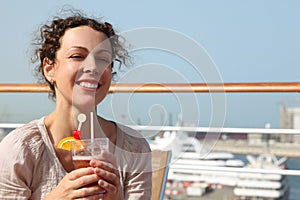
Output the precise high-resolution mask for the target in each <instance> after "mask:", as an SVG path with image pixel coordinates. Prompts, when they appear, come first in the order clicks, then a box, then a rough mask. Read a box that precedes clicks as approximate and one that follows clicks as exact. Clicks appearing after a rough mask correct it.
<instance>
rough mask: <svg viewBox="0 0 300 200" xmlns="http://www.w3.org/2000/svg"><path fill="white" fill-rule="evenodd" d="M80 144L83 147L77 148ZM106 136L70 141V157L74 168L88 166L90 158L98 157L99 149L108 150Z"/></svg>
mask: <svg viewBox="0 0 300 200" xmlns="http://www.w3.org/2000/svg"><path fill="white" fill-rule="evenodd" d="M78 144H82V146H83V147H84V148H78ZM108 147H109V139H108V138H94V139H93V140H92V139H83V140H80V141H75V142H73V143H72V159H73V165H74V168H75V169H78V168H83V167H89V166H90V161H91V160H92V159H100V158H101V157H100V155H101V151H108Z"/></svg>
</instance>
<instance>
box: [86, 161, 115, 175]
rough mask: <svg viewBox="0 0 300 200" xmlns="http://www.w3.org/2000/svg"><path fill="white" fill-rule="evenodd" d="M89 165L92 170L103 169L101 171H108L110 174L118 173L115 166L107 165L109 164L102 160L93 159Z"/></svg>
mask: <svg viewBox="0 0 300 200" xmlns="http://www.w3.org/2000/svg"><path fill="white" fill-rule="evenodd" d="M90 165H91V166H92V167H94V168H100V169H103V170H106V171H109V172H112V173H117V172H118V170H117V167H116V165H114V164H112V163H109V162H105V161H102V160H94V159H93V160H91V162H90Z"/></svg>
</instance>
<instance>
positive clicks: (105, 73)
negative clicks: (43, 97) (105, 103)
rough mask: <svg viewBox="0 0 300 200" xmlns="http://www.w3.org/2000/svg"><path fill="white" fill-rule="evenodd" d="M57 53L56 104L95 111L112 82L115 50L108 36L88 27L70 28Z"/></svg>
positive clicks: (55, 67)
mask: <svg viewBox="0 0 300 200" xmlns="http://www.w3.org/2000/svg"><path fill="white" fill-rule="evenodd" d="M60 42H61V47H60V49H59V50H58V51H57V53H56V63H55V66H54V69H55V78H54V79H55V82H56V100H57V103H62V104H65V103H66V104H72V105H73V106H76V107H81V108H85V109H88V108H91V109H93V108H95V106H96V105H97V104H98V103H100V102H101V101H102V100H103V99H104V97H105V96H106V94H107V92H108V90H109V87H110V83H111V79H112V69H111V67H112V65H111V63H112V59H113V58H112V47H111V44H110V42H109V40H108V39H107V37H106V35H105V34H104V33H102V32H98V31H96V30H94V29H92V28H90V27H88V26H80V27H76V28H71V29H68V30H67V31H66V32H65V34H64V36H63V37H62V38H61V41H60Z"/></svg>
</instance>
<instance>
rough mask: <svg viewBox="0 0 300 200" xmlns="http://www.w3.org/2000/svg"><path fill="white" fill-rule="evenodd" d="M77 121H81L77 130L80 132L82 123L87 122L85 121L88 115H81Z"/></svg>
mask: <svg viewBox="0 0 300 200" xmlns="http://www.w3.org/2000/svg"><path fill="white" fill-rule="evenodd" d="M77 120H78V121H79V124H78V128H77V130H78V131H80V129H81V126H82V123H83V122H85V120H86V115H85V114H83V113H80V114H79V115H78V116H77Z"/></svg>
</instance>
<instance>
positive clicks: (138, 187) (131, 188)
mask: <svg viewBox="0 0 300 200" xmlns="http://www.w3.org/2000/svg"><path fill="white" fill-rule="evenodd" d="M151 159H152V156H151V151H150V150H149V152H144V153H139V154H137V155H135V156H134V158H133V160H132V162H131V163H130V166H131V167H130V169H131V170H130V171H128V172H127V178H126V180H125V185H124V189H125V191H124V194H125V199H130V200H136V199H143V200H144V199H146V200H148V199H149V200H150V199H151V194H152V164H151V163H152V162H151Z"/></svg>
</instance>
